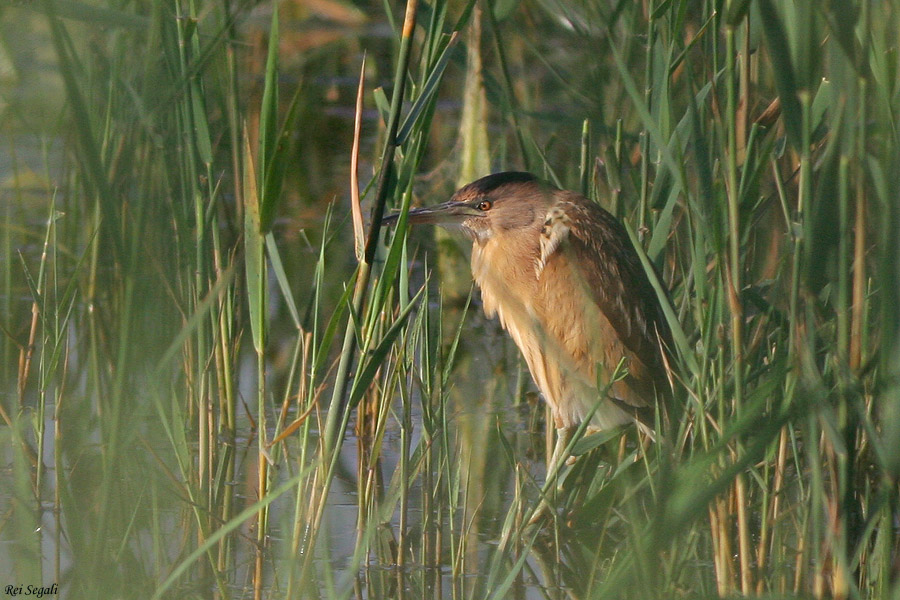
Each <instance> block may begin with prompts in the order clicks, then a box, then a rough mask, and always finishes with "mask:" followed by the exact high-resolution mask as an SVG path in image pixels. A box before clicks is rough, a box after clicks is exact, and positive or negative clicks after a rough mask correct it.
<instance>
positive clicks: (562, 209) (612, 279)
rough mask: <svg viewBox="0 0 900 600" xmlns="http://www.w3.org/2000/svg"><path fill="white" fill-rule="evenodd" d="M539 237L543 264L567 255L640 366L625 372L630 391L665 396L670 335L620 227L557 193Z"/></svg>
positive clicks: (572, 197) (577, 199)
mask: <svg viewBox="0 0 900 600" xmlns="http://www.w3.org/2000/svg"><path fill="white" fill-rule="evenodd" d="M543 238H544V239H543V240H542V242H543V243H542V261H546V259H547V256H545V254H546V255H549V254H551V253H552V252H554V251H558V252H565V253H566V254H567V255H568V256H569V258H570V263H571V264H573V265H575V269H576V271H577V273H578V275H579V276H580V278H581V281H580V283H581V284H582V285H583V286H584V287H585V291H586V293H587V294H588V296H589V297H591V298H592V299H593V300H594V302H595V304H596V305H597V307H598V308H599V309H600V311H601V312H602V313H603V315H604V316H605V317H606V318H607V320H608V321H609V323H610V324H611V325H612V327H613V328H614V329H615V331H616V334H617V336H618V338H619V340H621V342H622V343H623V344H624V346H625V347H626V348H627V349H628V350H629V351H630V352H631V353H632V354H633V355H634V356H635V357H636V358H637V359H638V360H639V361H640V363H642V364H640V365H631V366H630V367H629V372H630V373H631V375H630V378H632V379H633V380H634V381H633V384H634V387H636V388H638V389H640V390H641V391H643V392H644V393H645V395H650V396H651V397H650V398H644V400H645V401H647V402H652V393H653V390H654V389H655V391H656V393H657V394H661V395H664V396H668V395H669V394H670V393H671V389H670V388H669V384H668V378H667V377H666V367H665V361H664V359H663V352H666V351H667V350H666V349H671V348H672V347H673V346H672V341H671V333H670V330H669V327H668V325H667V324H666V320H665V316H664V315H663V312H662V308H661V307H660V305H659V301H658V300H657V296H656V291H655V290H654V289H653V287H652V285H651V284H650V281H649V279H648V278H647V274H646V273H645V272H644V269H643V267H642V266H641V263H640V259H639V257H638V256H637V253H636V252H635V251H634V248H633V246H632V245H631V240H630V239H629V237H628V233H627V232H626V231H625V228H624V227H623V226H622V224H621V223H620V222H619V221H618V220H616V218H615V217H613V216H612V215H611V214H610V213H608V212H607V211H605V210H603V209H602V208H601V207H600V206H598V205H596V204H594V203H593V202H590V201H589V200H587V199H586V198H584V197H583V196H580V195H578V194H574V193H571V192H560V193H559V194H558V201H557V202H556V204H555V205H554V207H553V208H552V209H551V211H550V213H548V219H547V222H546V223H545V226H544V231H543ZM641 416H642V417H644V416H645V415H641ZM642 420H644V419H643V418H642Z"/></svg>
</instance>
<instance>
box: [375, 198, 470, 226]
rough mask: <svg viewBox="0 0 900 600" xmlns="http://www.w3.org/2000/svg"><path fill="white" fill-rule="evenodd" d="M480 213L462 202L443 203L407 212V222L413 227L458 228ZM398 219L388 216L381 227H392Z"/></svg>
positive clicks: (397, 217) (398, 216) (382, 221)
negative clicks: (426, 225)
mask: <svg viewBox="0 0 900 600" xmlns="http://www.w3.org/2000/svg"><path fill="white" fill-rule="evenodd" d="M481 215H482V212H481V211H479V210H478V209H476V208H472V207H471V206H469V205H468V204H466V203H464V202H444V203H443V204H437V205H435V206H428V207H425V208H416V209H413V210H411V211H409V222H410V223H412V224H413V225H423V224H430V225H445V226H450V227H452V226H458V225H461V224H462V222H463V221H464V220H465V219H468V218H469V217H477V216H481ZM399 218H400V213H397V214H395V215H388V216H387V217H385V218H383V219H382V220H381V224H382V225H393V224H394V223H396V222H397V219H399Z"/></svg>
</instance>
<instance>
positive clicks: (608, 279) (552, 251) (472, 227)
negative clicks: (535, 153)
mask: <svg viewBox="0 0 900 600" xmlns="http://www.w3.org/2000/svg"><path fill="white" fill-rule="evenodd" d="M398 218H399V215H390V216H388V217H385V218H384V219H383V223H385V224H390V223H393V222H395V221H397V219H398ZM408 221H409V223H411V224H435V225H440V226H443V227H445V228H448V229H451V230H459V231H461V232H462V233H463V234H464V235H465V236H466V237H467V238H468V239H469V240H471V242H472V254H471V268H472V275H473V278H474V280H475V283H476V285H477V286H478V288H479V289H480V291H481V298H482V307H483V310H484V312H485V314H486V315H487V316H488V317H494V316H496V317H497V318H498V319H499V321H500V324H501V325H502V327H503V328H504V329H505V330H506V331H507V332H508V333H509V335H510V336H511V337H512V339H513V341H514V342H515V343H516V345H517V346H518V348H519V350H520V351H521V353H522V355H523V357H524V358H525V362H526V363H527V365H528V369H529V371H530V372H531V376H532V378H533V379H534V382H535V383H536V384H537V387H538V389H539V390H540V392H541V395H542V396H543V398H544V400H545V401H546V402H547V404H548V405H549V407H550V413H551V415H552V418H553V421H554V425H555V426H556V429H557V436H556V438H557V439H556V445H555V448H554V450H553V453H552V455H551V457H550V459H549V461H548V469H549V470H548V477H549V473H550V472H551V471H550V470H553V471H554V472H555V469H557V468H558V467H559V465H561V464H562V461H563V460H564V459H566V458H568V457H567V456H564V454H565V449H566V448H567V446H568V443H569V442H570V440H571V438H572V436H573V434H574V433H575V432H576V431H577V429H578V427H579V426H581V425H582V424H583V423H585V421H587V424H586V425H587V426H586V433H588V434H591V433H596V432H601V431H608V430H611V429H615V428H618V427H619V426H621V425H625V424H628V423H632V422H633V423H636V424H638V426H639V427H640V428H641V429H642V430H643V431H645V432H646V433H648V434H650V435H651V436H652V435H653V427H654V424H655V422H656V416H655V415H656V411H657V407H659V408H660V409H661V410H664V409H665V404H666V403H668V401H669V399H670V397H671V394H672V387H671V382H670V378H669V376H668V369H669V365H670V361H669V352H671V349H672V347H673V344H672V337H671V333H670V329H669V326H668V325H667V321H666V318H665V315H664V313H663V310H662V308H661V304H660V302H659V299H658V297H657V294H656V292H655V290H654V288H653V286H652V285H651V283H650V280H649V278H648V276H647V273H646V272H645V271H644V268H643V267H642V265H641V262H640V259H639V257H638V254H637V252H636V251H635V249H634V247H633V246H632V243H631V240H630V238H629V237H628V234H627V232H626V230H625V228H624V226H623V225H622V223H621V222H619V221H618V220H617V219H616V218H615V217H614V216H613V215H612V214H610V213H609V212H607V211H606V210H604V209H603V208H602V207H601V206H600V205H599V204H597V203H595V202H592V201H591V200H588V199H587V198H586V197H584V196H583V195H581V194H578V193H575V192H571V191H566V190H561V189H559V188H557V187H555V186H553V185H551V184H549V183H547V182H545V181H542V180H540V179H539V178H537V177H536V176H534V175H533V174H531V173H528V172H521V171H507V172H501V173H495V174H492V175H488V176H486V177H482V178H481V179H478V180H476V181H473V182H472V183H470V184H468V185H466V186H464V187H462V188H460V189H459V190H458V191H456V193H454V194H453V196H452V197H451V198H450V200H449V201H448V202H444V203H442V204H437V205H435V206H431V207H423V208H417V209H413V210H410V211H409V213H408ZM662 414H663V415H664V414H665V413H664V412H663V413H662Z"/></svg>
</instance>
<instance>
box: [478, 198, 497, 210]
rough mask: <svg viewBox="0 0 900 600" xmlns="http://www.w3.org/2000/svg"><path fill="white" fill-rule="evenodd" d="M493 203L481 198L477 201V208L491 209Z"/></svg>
mask: <svg viewBox="0 0 900 600" xmlns="http://www.w3.org/2000/svg"><path fill="white" fill-rule="evenodd" d="M493 205H494V204H493V203H492V202H491V201H490V200H482V201H481V202H479V203H478V210H491V207H492V206H493Z"/></svg>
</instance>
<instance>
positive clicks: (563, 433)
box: [528, 427, 576, 525]
mask: <svg viewBox="0 0 900 600" xmlns="http://www.w3.org/2000/svg"><path fill="white" fill-rule="evenodd" d="M575 429H576V428H575V427H558V428H557V429H556V445H555V446H554V447H553V454H551V455H550V460H549V461H547V478H546V479H545V480H544V487H543V488H541V503H540V504H539V505H538V507H537V508H536V509H535V511H534V514H532V515H531V518H530V519H529V520H528V524H529V525H534V524H535V523H537V522H538V521H539V520H540V519H541V517H543V516H544V514H545V513H546V512H547V511H549V510H550V505H549V504H548V502H547V496H548V494H550V492H551V490H552V489H553V487H554V486H555V485H556V479H557V475H558V474H559V470H560V469H561V468H562V466H563V464H565V461H566V459H567V458H568V456H566V447H567V446H568V445H569V441H570V440H571V439H572V435H573V434H574V433H575Z"/></svg>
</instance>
